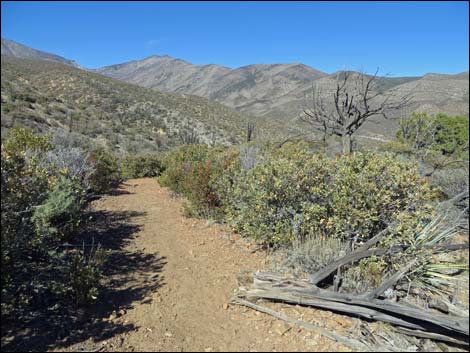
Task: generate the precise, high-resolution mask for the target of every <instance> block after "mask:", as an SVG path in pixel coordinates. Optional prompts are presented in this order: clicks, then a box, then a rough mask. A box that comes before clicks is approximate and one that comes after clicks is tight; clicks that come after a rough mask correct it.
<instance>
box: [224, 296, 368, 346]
mask: <svg viewBox="0 0 470 353" xmlns="http://www.w3.org/2000/svg"><path fill="white" fill-rule="evenodd" d="M230 303H232V304H239V305H244V306H247V307H249V308H252V309H254V310H258V311H260V312H262V313H265V314H268V315H271V316H273V317H275V318H278V319H280V320H283V321H286V322H289V323H293V324H296V325H298V326H300V327H303V328H305V329H307V330H310V331H315V332H318V333H320V334H322V335H323V336H325V337H328V338H330V339H332V340H333V341H336V342H339V343H342V344H344V345H345V346H347V347H349V348H352V349H356V350H360V351H368V352H369V351H371V350H370V349H369V347H368V346H367V345H365V344H364V343H361V342H359V341H357V340H353V339H350V338H347V337H344V336H341V335H338V334H337V333H334V332H332V331H329V330H327V329H324V328H322V327H318V326H315V325H311V324H308V323H306V322H303V321H300V320H296V319H293V318H290V317H288V316H285V315H283V314H281V313H278V312H276V311H274V310H271V309H269V308H266V307H263V306H260V305H256V304H254V303H251V302H249V301H247V300H244V299H241V298H238V297H235V298H232V300H231V301H230ZM373 351H375V350H373Z"/></svg>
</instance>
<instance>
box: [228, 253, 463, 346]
mask: <svg viewBox="0 0 470 353" xmlns="http://www.w3.org/2000/svg"><path fill="white" fill-rule="evenodd" d="M412 265H413V262H411V263H410V264H409V265H408V266H405V268H404V269H402V270H400V271H399V272H398V273H397V274H396V275H393V276H392V277H391V279H393V280H391V279H388V280H387V281H385V282H384V285H383V286H380V287H379V288H378V290H377V293H379V292H380V291H381V290H382V289H383V288H385V287H386V285H388V284H389V283H391V282H393V281H394V280H395V279H396V278H397V277H399V276H400V275H402V274H403V273H406V271H408V270H409V268H410V267H411V266H412ZM374 293H375V292H374ZM237 297H238V298H240V297H242V298H243V297H245V298H250V299H268V300H272V301H280V302H286V303H291V304H298V305H304V306H312V307H317V308H323V309H327V310H331V311H336V312H342V313H345V314H349V315H353V316H359V317H363V318H366V319H371V320H375V321H383V322H388V323H390V324H392V325H394V326H400V327H405V328H408V329H411V330H420V331H423V332H431V333H434V334H438V335H442V336H448V337H451V338H453V339H457V340H460V341H468V336H469V320H468V317H452V316H448V315H442V314H435V313H433V312H430V311H427V310H424V309H422V308H416V307H410V306H404V305H400V304H398V303H393V302H390V301H386V300H378V299H369V298H368V297H365V296H364V295H352V294H344V293H337V292H332V291H328V290H325V289H321V288H319V287H317V286H314V285H311V284H309V283H308V282H306V281H301V280H296V279H286V278H282V277H281V276H279V275H276V274H272V273H263V272H256V273H254V274H253V284H252V285H251V286H249V287H243V288H240V289H239V293H238V294H237Z"/></svg>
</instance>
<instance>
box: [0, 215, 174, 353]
mask: <svg viewBox="0 0 470 353" xmlns="http://www.w3.org/2000/svg"><path fill="white" fill-rule="evenodd" d="M86 216H87V219H88V222H87V226H86V227H85V229H84V230H83V231H82V232H81V234H80V236H79V238H78V239H77V240H76V244H75V245H77V246H78V245H79V244H91V243H94V244H97V243H100V244H101V247H102V249H105V250H107V251H108V256H107V257H106V260H105V263H104V265H103V268H102V271H103V280H102V288H100V294H99V299H98V301H97V302H96V303H95V304H93V305H90V306H88V307H81V308H74V307H71V308H68V309H64V310H63V312H61V313H60V314H55V315H50V314H47V308H41V310H38V316H37V318H36V319H34V320H33V321H32V322H30V323H28V324H27V325H26V327H25V326H22V327H19V325H18V323H12V322H9V323H6V322H3V320H2V351H31V350H32V351H45V350H49V349H59V350H60V349H61V348H66V347H68V346H70V345H72V344H77V343H80V347H79V350H81V351H97V350H99V349H100V347H101V341H104V340H108V339H110V338H112V337H114V336H115V335H118V334H122V333H125V332H129V331H134V330H136V329H138V327H135V326H134V325H133V324H128V323H125V312H126V311H127V310H128V309H130V308H132V307H133V306H134V305H138V304H140V303H142V302H144V303H149V302H151V300H152V299H151V296H150V295H151V293H152V292H155V291H156V290H157V289H158V288H159V287H161V286H162V285H164V282H163V278H162V276H161V271H162V269H163V266H164V265H165V264H166V261H165V258H164V257H161V256H158V254H146V253H143V252H141V251H137V250H135V251H132V250H125V249H124V248H125V246H126V245H128V244H129V242H131V241H132V239H133V238H134V237H135V235H136V233H137V232H138V231H139V230H140V229H141V225H140V224H139V219H138V217H142V216H145V213H139V212H109V211H90V212H89V213H88V214H87V215H86ZM120 312H121V314H123V315H121V314H120ZM4 338H6V339H4Z"/></svg>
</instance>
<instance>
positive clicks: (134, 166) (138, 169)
mask: <svg viewBox="0 0 470 353" xmlns="http://www.w3.org/2000/svg"><path fill="white" fill-rule="evenodd" d="M120 165H121V171H122V177H123V178H126V179H129V178H150V177H156V176H159V175H160V174H161V171H162V162H161V160H160V158H159V157H158V156H157V155H154V154H146V155H137V156H136V155H127V156H125V157H124V158H123V159H121V161H120Z"/></svg>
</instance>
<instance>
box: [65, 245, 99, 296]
mask: <svg viewBox="0 0 470 353" xmlns="http://www.w3.org/2000/svg"><path fill="white" fill-rule="evenodd" d="M103 256H104V252H103V251H102V250H101V249H100V248H98V249H96V250H95V249H92V251H91V253H90V254H89V255H88V256H87V255H86V254H85V251H84V250H82V251H77V252H74V253H72V254H71V256H70V260H69V266H68V283H69V286H70V287H69V288H70V290H69V291H70V294H71V296H72V298H74V299H75V302H76V304H78V305H84V304H88V303H90V302H93V301H94V300H96V299H97V297H98V286H99V281H100V278H101V275H102V273H101V270H100V265H101V263H102V260H103Z"/></svg>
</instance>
